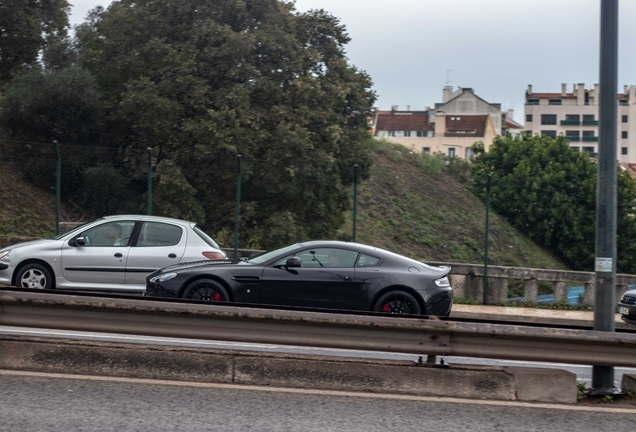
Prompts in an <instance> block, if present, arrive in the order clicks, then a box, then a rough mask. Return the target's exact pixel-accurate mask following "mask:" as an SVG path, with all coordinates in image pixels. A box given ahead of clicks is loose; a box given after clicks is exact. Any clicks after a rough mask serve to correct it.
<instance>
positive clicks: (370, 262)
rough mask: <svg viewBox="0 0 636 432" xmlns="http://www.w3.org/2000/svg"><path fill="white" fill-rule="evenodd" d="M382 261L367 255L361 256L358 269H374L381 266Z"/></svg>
mask: <svg viewBox="0 0 636 432" xmlns="http://www.w3.org/2000/svg"><path fill="white" fill-rule="evenodd" d="M380 261H382V260H381V259H380V258H376V257H374V256H371V255H367V254H360V258H359V259H358V263H357V264H356V267H373V266H376V265H378V264H380Z"/></svg>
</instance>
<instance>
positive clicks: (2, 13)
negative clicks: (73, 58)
mask: <svg viewBox="0 0 636 432" xmlns="http://www.w3.org/2000/svg"><path fill="white" fill-rule="evenodd" d="M70 8H71V6H70V4H69V3H68V1H67V0H2V1H1V2H0V84H3V83H6V82H8V81H9V80H11V78H13V77H14V76H15V75H16V74H18V73H19V72H21V71H22V70H24V69H25V68H29V67H37V64H38V61H37V60H38V55H39V53H40V52H41V50H42V49H43V48H44V47H45V46H46V45H47V44H48V43H49V42H50V41H51V40H55V39H62V38H64V37H65V36H66V35H67V31H68V26H69V23H68V14H69V12H70Z"/></svg>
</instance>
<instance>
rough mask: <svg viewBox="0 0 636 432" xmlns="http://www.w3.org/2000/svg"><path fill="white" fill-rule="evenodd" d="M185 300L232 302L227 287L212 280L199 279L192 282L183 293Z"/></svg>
mask: <svg viewBox="0 0 636 432" xmlns="http://www.w3.org/2000/svg"><path fill="white" fill-rule="evenodd" d="M183 298H186V299H190V300H200V301H209V302H226V301H229V300H230V296H229V294H228V292H227V290H226V289H225V287H223V286H222V285H221V284H219V283H218V282H216V281H214V280H212V279H199V280H197V281H194V282H192V283H191V284H190V285H188V287H187V288H186V289H185V291H184V292H183Z"/></svg>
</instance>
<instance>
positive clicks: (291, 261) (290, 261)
mask: <svg viewBox="0 0 636 432" xmlns="http://www.w3.org/2000/svg"><path fill="white" fill-rule="evenodd" d="M300 264H301V263H300V258H298V257H291V258H287V262H286V263H285V267H288V268H289V267H300Z"/></svg>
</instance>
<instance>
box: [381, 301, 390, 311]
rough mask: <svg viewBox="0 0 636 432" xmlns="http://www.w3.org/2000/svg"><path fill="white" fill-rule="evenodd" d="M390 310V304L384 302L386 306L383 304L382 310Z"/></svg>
mask: <svg viewBox="0 0 636 432" xmlns="http://www.w3.org/2000/svg"><path fill="white" fill-rule="evenodd" d="M388 310H389V304H388V303H384V306H382V312H388Z"/></svg>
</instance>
